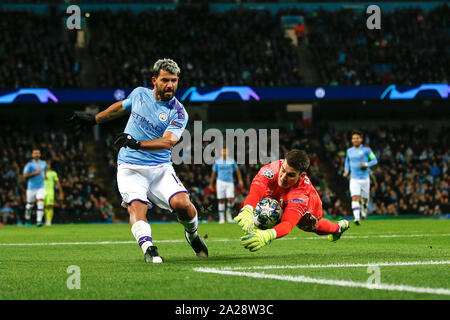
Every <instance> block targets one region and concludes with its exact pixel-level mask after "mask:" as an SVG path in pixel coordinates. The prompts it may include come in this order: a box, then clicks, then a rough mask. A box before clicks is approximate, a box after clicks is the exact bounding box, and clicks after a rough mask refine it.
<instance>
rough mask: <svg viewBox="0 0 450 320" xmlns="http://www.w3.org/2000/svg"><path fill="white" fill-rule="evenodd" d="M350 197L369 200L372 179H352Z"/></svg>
mask: <svg viewBox="0 0 450 320" xmlns="http://www.w3.org/2000/svg"><path fill="white" fill-rule="evenodd" d="M350 195H351V196H352V197H353V196H360V197H361V198H364V199H369V195H370V178H367V179H350Z"/></svg>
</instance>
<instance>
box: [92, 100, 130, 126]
mask: <svg viewBox="0 0 450 320" xmlns="http://www.w3.org/2000/svg"><path fill="white" fill-rule="evenodd" d="M122 101H123V100H121V101H117V102H115V103H113V104H112V105H110V106H109V107H108V108H107V109H105V110H103V111H101V112H99V113H97V114H96V115H95V122H97V123H104V122H108V121H111V120H114V119H116V118H119V117H122V116H124V115H125V114H127V113H128V111H127V110H125V109H124V107H123V106H122Z"/></svg>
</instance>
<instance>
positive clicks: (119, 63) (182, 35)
mask: <svg viewBox="0 0 450 320" xmlns="http://www.w3.org/2000/svg"><path fill="white" fill-rule="evenodd" d="M167 22H170V23H167ZM89 26H90V28H91V33H92V38H91V41H90V51H91V56H92V58H93V59H94V61H95V65H96V66H97V74H98V87H101V88H111V87H130V88H131V87H136V86H139V85H143V86H151V85H152V83H151V77H152V75H153V74H152V67H153V63H154V59H149V57H170V58H172V59H174V60H175V61H177V63H178V64H179V66H180V67H181V70H182V73H181V82H180V86H184V87H191V86H197V87H205V86H208V87H217V86H227V85H228V86H230V85H253V86H259V87H274V86H278V87H279V86H294V85H301V84H302V81H301V77H300V73H299V69H298V57H297V53H296V52H295V49H294V47H293V46H292V44H291V41H290V40H289V39H287V38H285V37H284V30H283V27H282V25H281V22H280V20H279V19H278V17H277V16H274V15H271V14H270V12H269V11H250V10H231V11H228V12H213V11H206V12H205V11H202V10H188V9H186V8H181V7H180V8H177V9H175V10H159V11H143V12H141V13H138V14H135V13H133V12H131V11H120V12H116V13H113V12H111V11H109V10H106V11H96V12H93V13H92V15H91V18H90V19H89ZM123 30H127V31H126V32H124V31H123Z"/></svg>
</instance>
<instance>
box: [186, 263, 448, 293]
mask: <svg viewBox="0 0 450 320" xmlns="http://www.w3.org/2000/svg"><path fill="white" fill-rule="evenodd" d="M194 271H197V272H203V273H213V274H220V275H229V276H240V277H248V278H257V279H270V280H282V281H290V282H301V283H312V284H323V285H330V286H339V287H350V288H363V289H369V290H387V291H406V292H414V293H428V294H438V295H450V290H449V289H444V288H426V287H413V286H408V285H396V284H381V283H380V284H371V283H366V282H356V281H347V280H333V279H320V278H311V277H306V276H283V275H276V274H267V273H264V272H262V273H257V272H242V271H230V270H221V269H215V268H194Z"/></svg>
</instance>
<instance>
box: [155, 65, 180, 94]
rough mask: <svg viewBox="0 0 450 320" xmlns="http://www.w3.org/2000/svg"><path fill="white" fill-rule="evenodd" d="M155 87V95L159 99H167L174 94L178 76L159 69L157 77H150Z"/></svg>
mask: <svg viewBox="0 0 450 320" xmlns="http://www.w3.org/2000/svg"><path fill="white" fill-rule="evenodd" d="M152 82H153V86H154V87H155V96H156V99H158V100H159V101H168V100H170V99H172V98H173V97H174V96H175V92H177V89H178V76H177V75H176V74H173V73H170V72H167V71H166V70H161V71H160V72H159V75H158V77H153V78H152Z"/></svg>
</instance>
